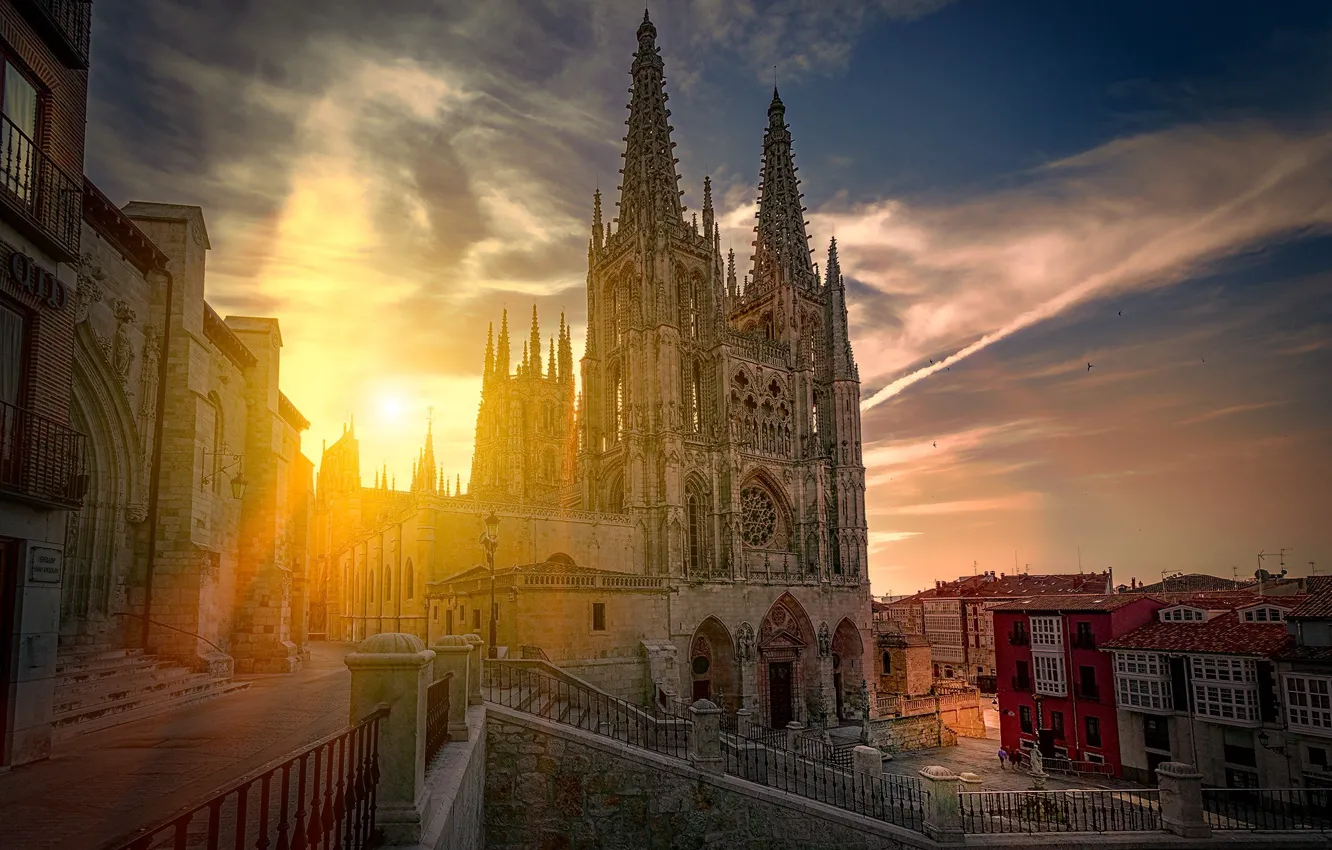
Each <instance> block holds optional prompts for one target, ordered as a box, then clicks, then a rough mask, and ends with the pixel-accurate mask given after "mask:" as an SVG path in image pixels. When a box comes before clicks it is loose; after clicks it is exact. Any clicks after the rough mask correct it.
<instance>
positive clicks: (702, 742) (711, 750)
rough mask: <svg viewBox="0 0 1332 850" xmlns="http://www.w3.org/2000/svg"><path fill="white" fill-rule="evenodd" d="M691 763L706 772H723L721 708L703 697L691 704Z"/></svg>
mask: <svg viewBox="0 0 1332 850" xmlns="http://www.w3.org/2000/svg"><path fill="white" fill-rule="evenodd" d="M689 717H690V719H691V720H692V721H693V724H692V725H691V727H690V730H689V763H690V764H692V765H693V766H694V767H697V768H698V769H699V770H701V771H703V772H704V773H716V774H720V773H722V772H723V771H722V751H721V709H720V708H718V707H717V706H716V705H715V704H714V703H712V702H711V701H710V700H705V699H701V700H699V701H698V702H696V703H694V704H693V705H691V706H689Z"/></svg>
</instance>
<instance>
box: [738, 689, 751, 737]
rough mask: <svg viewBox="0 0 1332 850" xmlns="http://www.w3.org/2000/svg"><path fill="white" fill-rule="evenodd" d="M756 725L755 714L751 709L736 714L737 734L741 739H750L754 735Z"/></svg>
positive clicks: (744, 709) (743, 709) (741, 710)
mask: <svg viewBox="0 0 1332 850" xmlns="http://www.w3.org/2000/svg"><path fill="white" fill-rule="evenodd" d="M741 699H743V697H742V698H741ZM754 723H755V721H754V712H752V711H750V710H749V709H747V708H742V709H740V710H739V711H737V712H736V713H735V732H736V734H737V735H739V736H740V737H742V738H748V737H750V736H752V735H753V734H754Z"/></svg>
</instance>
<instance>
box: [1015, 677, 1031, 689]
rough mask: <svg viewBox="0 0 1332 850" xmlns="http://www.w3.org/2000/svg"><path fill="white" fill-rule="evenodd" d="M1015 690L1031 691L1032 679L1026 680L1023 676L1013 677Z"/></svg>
mask: <svg viewBox="0 0 1332 850" xmlns="http://www.w3.org/2000/svg"><path fill="white" fill-rule="evenodd" d="M1013 690H1015V691H1029V690H1031V679H1024V678H1022V677H1021V676H1014V677H1013Z"/></svg>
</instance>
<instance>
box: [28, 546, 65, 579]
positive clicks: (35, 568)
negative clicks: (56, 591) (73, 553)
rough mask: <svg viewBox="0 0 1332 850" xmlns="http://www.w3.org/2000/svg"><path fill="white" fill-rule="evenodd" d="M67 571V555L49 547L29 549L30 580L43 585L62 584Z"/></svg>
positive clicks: (32, 547)
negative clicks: (62, 577)
mask: <svg viewBox="0 0 1332 850" xmlns="http://www.w3.org/2000/svg"><path fill="white" fill-rule="evenodd" d="M64 569H65V554H64V553H63V552H61V551H60V550H59V549H52V548H51V547H49V546H31V547H29V548H28V580H29V581H34V582H40V583H41V584H60V579H61V575H62V574H63V573H64Z"/></svg>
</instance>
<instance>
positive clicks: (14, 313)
mask: <svg viewBox="0 0 1332 850" xmlns="http://www.w3.org/2000/svg"><path fill="white" fill-rule="evenodd" d="M90 22H91V7H90V6H89V4H88V3H87V2H77V0H43V2H38V1H37V0H3V2H0V54H2V55H0V765H5V764H16V763H21V762H24V761H30V760H32V759H34V758H41V757H42V756H44V755H45V754H46V753H47V752H48V751H49V747H50V735H49V721H48V720H47V719H46V718H44V717H34V716H32V715H31V714H30V713H28V712H26V711H22V710H20V707H22V706H26V705H30V704H32V703H33V702H34V701H35V702H41V701H43V700H45V701H46V702H49V700H50V693H51V689H52V687H53V683H54V676H55V665H56V645H57V642H58V636H57V629H58V625H57V624H58V623H59V613H60V587H61V580H62V575H63V572H64V567H65V565H64V558H63V555H64V551H63V550H64V546H63V544H64V539H65V527H66V514H67V512H68V511H69V510H70V509H73V508H77V507H78V506H79V505H80V504H82V502H83V499H84V495H85V492H86V491H87V489H88V473H87V470H86V466H85V458H84V451H85V441H84V437H83V435H82V434H80V433H79V432H78V431H77V430H76V429H75V428H74V427H72V426H71V423H70V369H71V363H70V352H71V350H72V346H73V340H74V309H75V305H74V301H75V296H74V293H75V290H76V284H75V276H76V271H75V267H74V264H75V263H77V261H78V257H79V227H80V220H81V215H80V214H81V208H82V198H83V141H84V115H85V111H86V107H87V91H88V70H87V69H88V42H89V26H90Z"/></svg>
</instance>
